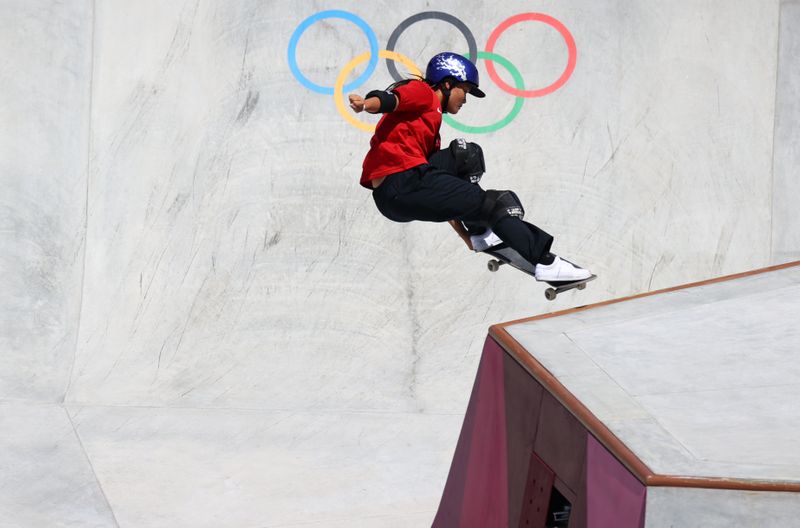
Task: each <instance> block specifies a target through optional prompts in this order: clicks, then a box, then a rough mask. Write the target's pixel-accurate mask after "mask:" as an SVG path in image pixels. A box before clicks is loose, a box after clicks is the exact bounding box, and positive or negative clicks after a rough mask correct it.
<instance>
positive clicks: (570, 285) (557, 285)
mask: <svg viewBox="0 0 800 528" xmlns="http://www.w3.org/2000/svg"><path fill="white" fill-rule="evenodd" d="M596 278H597V275H592V276H591V277H589V278H587V279H582V280H579V281H573V282H548V283H547V284H549V285H550V286H552V288H547V289H546V290H545V291H544V296H545V297H546V298H547V300H548V301H554V300H555V298H556V297H558V294H559V293H563V292H565V291H568V290H573V289H575V290H585V289H586V283H587V282H589V281H593V280H595V279H596Z"/></svg>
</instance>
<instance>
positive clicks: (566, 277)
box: [534, 257, 592, 282]
mask: <svg viewBox="0 0 800 528" xmlns="http://www.w3.org/2000/svg"><path fill="white" fill-rule="evenodd" d="M534 275H535V277H536V280H537V281H541V282H575V281H579V280H584V279H588V278H589V277H591V276H592V272H591V271H589V270H585V269H583V268H580V267H578V266H576V265H575V264H573V263H572V262H570V261H568V260H564V259H562V258H561V257H556V259H555V260H554V261H553V263H552V264H550V265H544V264H537V265H536V270H535V271H534Z"/></svg>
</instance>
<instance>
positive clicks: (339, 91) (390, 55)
mask: <svg viewBox="0 0 800 528" xmlns="http://www.w3.org/2000/svg"><path fill="white" fill-rule="evenodd" d="M369 55H370V52H369V51H367V52H366V53H362V54H361V55H359V56H358V57H356V58H355V59H353V60H351V61H350V62H349V63H347V64H346V65H345V67H344V68H342V71H341V72H339V76H338V77H337V78H336V86H334V87H333V99H334V101H335V102H336V108H337V109H338V110H339V113H340V114H342V116H343V117H344V118H345V120H346V121H347V122H348V123H350V124H351V125H353V126H354V127H356V128H360V129H361V130H364V131H366V132H375V125H370V124H369V123H364V122H362V121H359V120H358V119H356V118H355V117H354V116H353V115H352V114H351V113H350V112H351V111H352V110H350V109H349V108H348V106H346V105H345V103H344V81H345V79H346V78H347V75H348V74H349V73H350V72H351V71H353V70H354V69H355V68H356V66H358V65H359V64H361V63H362V62H367V61H368V60H369ZM378 57H380V58H382V59H391V60H393V61H398V62H401V63H403V64H404V65H405V67H406V68H408V69H409V70H411V73H412V74H414V75H419V76H420V77H422V72H421V71H420V70H419V68H417V65H416V64H414V62H413V61H412V60H411V59H409V58H408V57H406V56H405V55H403V54H401V53H397V52H396V51H389V50H380V51H379V52H378Z"/></svg>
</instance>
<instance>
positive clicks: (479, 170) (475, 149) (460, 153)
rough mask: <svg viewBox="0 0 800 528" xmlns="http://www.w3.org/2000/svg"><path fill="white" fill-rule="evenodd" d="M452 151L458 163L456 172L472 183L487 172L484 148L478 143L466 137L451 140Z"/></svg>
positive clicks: (476, 181) (479, 179)
mask: <svg viewBox="0 0 800 528" xmlns="http://www.w3.org/2000/svg"><path fill="white" fill-rule="evenodd" d="M450 152H451V153H452V154H453V158H454V159H455V163H456V174H457V175H458V177H459V178H463V179H465V180H467V181H468V182H470V183H478V182H479V181H481V176H483V173H484V172H486V163H485V161H484V159H483V149H482V148H481V146H480V145H478V144H477V143H468V142H467V141H466V140H465V139H464V138H458V139H454V140H453V141H451V142H450Z"/></svg>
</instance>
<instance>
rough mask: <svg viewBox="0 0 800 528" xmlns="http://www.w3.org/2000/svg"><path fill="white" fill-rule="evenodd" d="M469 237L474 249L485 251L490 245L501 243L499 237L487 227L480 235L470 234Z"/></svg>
mask: <svg viewBox="0 0 800 528" xmlns="http://www.w3.org/2000/svg"><path fill="white" fill-rule="evenodd" d="M469 239H470V241H471V242H472V249H474V250H475V251H486V250H487V249H489V248H490V247H493V246H496V245H498V244H502V243H503V241H502V240H500V237H499V236H497V235H495V234H494V231H492V230H491V229H488V228H487V229H486V231H484V232H483V233H481V234H480V235H472V236H471V237H469Z"/></svg>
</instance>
